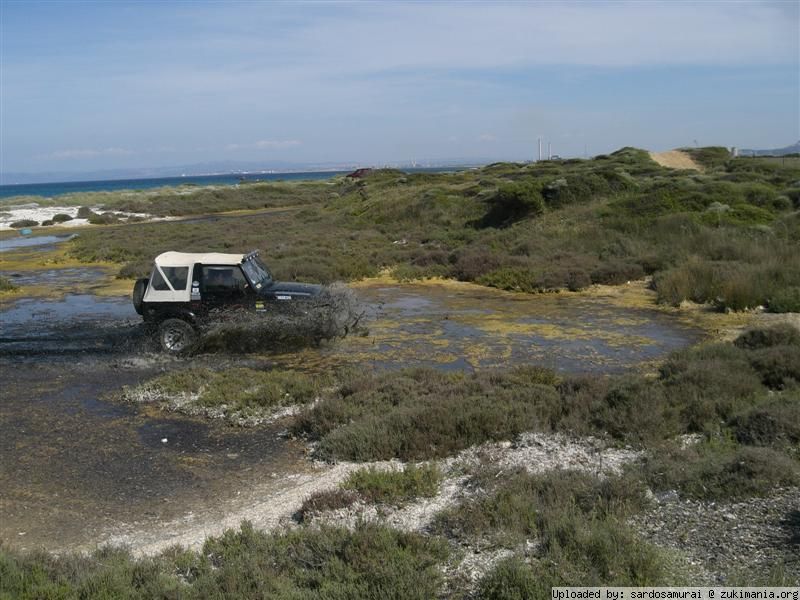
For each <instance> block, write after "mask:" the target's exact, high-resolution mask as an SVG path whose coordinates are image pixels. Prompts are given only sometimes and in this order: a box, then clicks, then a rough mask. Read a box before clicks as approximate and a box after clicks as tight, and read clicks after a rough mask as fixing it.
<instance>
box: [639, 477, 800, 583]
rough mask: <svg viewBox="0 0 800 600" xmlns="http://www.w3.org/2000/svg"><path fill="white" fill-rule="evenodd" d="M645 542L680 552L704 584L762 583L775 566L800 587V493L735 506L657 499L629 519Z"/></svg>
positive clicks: (673, 497) (783, 493)
mask: <svg viewBox="0 0 800 600" xmlns="http://www.w3.org/2000/svg"><path fill="white" fill-rule="evenodd" d="M631 522H632V524H633V525H634V527H635V528H636V529H637V530H638V531H639V532H640V533H641V534H642V535H643V536H644V537H645V538H646V539H647V540H649V541H651V542H653V543H654V544H656V545H658V546H662V547H667V548H673V549H676V550H680V551H681V552H682V553H684V554H685V555H686V556H687V557H688V559H689V561H690V563H691V564H693V565H696V566H698V567H701V568H702V569H703V570H705V571H706V573H707V575H708V578H709V579H708V581H707V582H706V583H708V584H709V585H719V584H726V583H729V581H728V580H726V577H728V578H729V577H730V576H731V575H733V576H734V577H736V576H737V575H738V577H739V578H741V579H742V581H743V582H742V583H740V585H743V584H744V582H753V580H754V578H755V579H757V580H761V581H763V580H764V579H765V578H766V577H768V576H769V574H770V571H771V570H772V569H773V568H774V567H776V565H780V564H783V570H784V573H785V575H786V576H788V577H789V578H790V579H793V580H794V582H795V583H797V584H800V488H791V489H785V490H777V491H776V492H774V493H773V494H771V495H770V496H768V497H766V498H748V499H747V500H744V501H740V502H716V503H715V502H700V501H696V500H681V499H679V498H678V496H677V494H676V493H674V492H670V493H666V494H660V495H659V501H658V506H657V507H655V508H654V509H653V510H651V511H649V512H647V513H644V514H641V515H637V516H636V517H635V518H634V519H632V521H631Z"/></svg>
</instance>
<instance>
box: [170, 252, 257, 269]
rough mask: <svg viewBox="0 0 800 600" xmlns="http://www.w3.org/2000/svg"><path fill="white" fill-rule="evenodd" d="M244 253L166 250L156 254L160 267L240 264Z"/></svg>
mask: <svg viewBox="0 0 800 600" xmlns="http://www.w3.org/2000/svg"><path fill="white" fill-rule="evenodd" d="M244 257H245V255H244V254H222V253H221V252H204V253H203V252H200V253H192V252H164V253H163V254H159V255H158V256H156V264H157V265H158V266H159V267H191V266H192V265H194V264H196V263H201V264H204V265H238V264H239V263H241V262H242V259H243V258H244Z"/></svg>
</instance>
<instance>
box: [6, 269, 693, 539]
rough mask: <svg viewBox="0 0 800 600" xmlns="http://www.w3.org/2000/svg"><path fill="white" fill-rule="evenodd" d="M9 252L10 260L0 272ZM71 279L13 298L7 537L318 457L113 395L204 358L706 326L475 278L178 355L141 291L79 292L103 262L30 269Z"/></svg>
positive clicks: (461, 359) (503, 349)
mask: <svg viewBox="0 0 800 600" xmlns="http://www.w3.org/2000/svg"><path fill="white" fill-rule="evenodd" d="M2 270H3V265H2V264H0V271H2ZM17 275H18V276H17V278H16V279H17V281H19V282H20V284H21V285H22V284H24V285H42V282H45V283H46V284H47V285H48V286H52V287H53V288H55V289H61V290H62V291H64V293H63V294H61V295H55V296H54V297H50V298H35V299H31V298H27V299H26V298H18V299H14V300H11V301H9V302H6V303H4V304H3V305H2V306H1V307H0V375H2V389H0V514H2V519H0V539H3V540H5V541H6V542H8V543H11V544H13V545H14V546H18V547H27V548H31V547H39V546H45V547H47V548H50V549H62V548H75V547H83V548H90V547H92V545H93V544H94V543H96V542H97V541H98V540H103V539H108V538H109V536H111V535H112V534H113V533H114V532H117V533H118V532H120V531H130V530H133V529H142V528H144V529H147V528H150V529H154V528H155V529H157V528H158V524H159V523H164V522H167V521H173V522H174V521H175V520H180V519H183V518H189V517H190V516H191V515H194V514H198V513H201V512H204V513H206V514H207V513H208V512H209V511H214V510H217V511H220V512H219V514H220V515H222V514H223V513H222V510H223V509H222V507H224V506H225V503H226V502H228V501H230V500H231V499H232V498H233V497H235V496H236V495H237V494H238V493H239V492H246V491H247V490H252V489H253V486H254V485H255V484H256V483H259V484H263V483H264V482H265V481H270V480H274V481H275V482H276V485H279V484H280V483H281V482H285V481H288V480H289V478H291V477H293V476H294V474H296V473H299V472H301V471H303V470H304V469H307V468H308V463H307V461H306V459H305V454H304V448H303V447H302V445H300V444H298V443H296V442H292V441H290V440H287V439H286V438H285V437H283V436H282V435H281V432H282V430H283V429H284V427H285V423H276V424H274V425H271V426H267V427H264V428H257V429H238V428H232V427H229V426H226V425H224V424H222V423H217V422H209V421H204V420H199V419H192V418H189V417H185V416H180V415H171V414H164V413H159V412H153V411H151V410H149V409H139V408H138V407H129V406H122V405H119V404H117V403H115V402H113V401H110V400H108V396H107V395H108V394H109V393H110V392H113V391H115V390H119V389H120V388H121V387H122V386H123V385H132V384H136V383H138V382H141V381H144V380H146V379H148V378H150V377H152V376H154V375H156V374H158V373H160V372H163V371H164V370H169V369H173V368H182V367H185V366H188V365H190V364H206V365H209V366H220V365H225V364H242V363H247V364H250V365H254V364H255V365H262V366H267V365H280V366H287V367H292V368H300V369H304V370H310V371H314V370H320V369H328V368H332V367H336V366H341V365H348V364H349V365H359V366H360V367H362V368H363V367H368V368H392V369H394V368H401V367H407V366H418V365H430V366H435V367H438V368H445V369H476V368H493V367H503V366H508V365H512V364H521V363H530V362H534V363H539V364H544V365H546V366H550V367H552V368H556V369H558V370H561V371H594V372H598V371H603V372H608V371H619V370H623V369H625V368H628V367H630V366H632V365H635V364H637V363H639V362H641V361H643V360H649V359H655V358H658V357H660V356H663V355H664V354H665V353H667V352H669V351H671V350H673V349H676V348H679V347H682V346H685V345H688V344H690V343H693V342H694V341H696V340H698V339H700V337H701V334H700V333H699V332H698V331H696V330H693V329H689V328H687V327H685V326H684V325H681V324H679V323H678V322H676V321H675V320H674V319H672V318H671V317H669V316H668V315H664V314H662V313H659V312H657V311H654V310H648V309H632V308H624V307H621V306H617V305H615V304H614V303H613V302H612V301H611V300H609V299H608V298H602V297H591V296H580V295H548V296H530V295H518V294H507V293H502V292H497V291H493V290H488V289H486V288H480V287H477V286H472V285H468V284H452V283H447V284H421V285H406V284H404V285H397V284H389V283H385V282H373V283H367V284H362V285H359V286H357V291H358V294H359V296H360V297H361V299H362V300H363V302H364V305H365V309H366V311H367V326H368V328H369V334H368V335H366V336H364V337H348V338H346V339H344V340H341V341H339V342H337V343H330V344H324V345H323V346H322V347H321V348H309V349H305V350H301V351H299V352H293V353H287V354H274V353H273V354H267V355H263V356H223V355H206V356H199V357H192V358H189V359H180V360H178V359H167V358H166V357H164V356H162V355H160V354H158V353H155V352H152V348H153V345H152V342H151V341H150V338H149V337H148V336H147V335H145V333H144V332H143V330H142V328H141V326H140V323H139V320H138V317H137V316H136V314H135V313H134V311H133V309H132V307H131V304H130V301H129V299H128V298H115V297H98V296H94V295H91V294H86V293H73V292H75V290H76V288H77V289H79V288H80V287H81V286H83V285H84V284H86V283H88V282H91V280H92V279H93V278H101V277H107V276H108V273H107V271H105V270H103V269H98V270H96V271H94V272H93V271H91V269H80V268H78V269H75V268H72V267H68V268H61V269H60V268H42V269H38V270H29V271H24V270H22V271H18V272H17Z"/></svg>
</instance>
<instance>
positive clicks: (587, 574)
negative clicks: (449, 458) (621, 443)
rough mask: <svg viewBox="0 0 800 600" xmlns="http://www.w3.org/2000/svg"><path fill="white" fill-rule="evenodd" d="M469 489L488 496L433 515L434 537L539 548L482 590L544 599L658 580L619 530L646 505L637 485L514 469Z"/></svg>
mask: <svg viewBox="0 0 800 600" xmlns="http://www.w3.org/2000/svg"><path fill="white" fill-rule="evenodd" d="M475 486H476V487H479V488H480V489H486V488H487V487H489V488H490V490H491V491H490V492H489V493H488V494H486V495H484V496H480V497H478V498H473V499H470V500H467V501H465V502H463V503H462V504H461V505H460V506H457V507H454V508H451V509H447V510H445V511H444V512H443V513H440V515H439V516H438V517H437V518H436V520H435V521H434V524H433V528H434V531H441V532H445V533H448V534H450V535H457V536H459V537H460V536H467V538H468V539H469V538H470V537H473V536H478V537H479V538H481V537H485V536H489V539H490V540H491V541H494V542H495V543H496V544H499V545H501V546H505V547H515V546H517V545H518V544H522V543H525V542H526V541H529V540H531V539H534V538H536V539H537V541H538V542H539V543H538V544H537V549H536V550H535V551H534V552H535V557H534V559H533V561H532V566H531V567H526V566H525V565H523V564H521V563H516V564H514V563H508V564H507V566H505V567H503V566H502V564H503V563H501V566H498V569H499V571H495V572H493V573H490V574H488V575H487V577H486V578H485V579H484V581H482V582H481V585H480V589H482V590H486V591H487V592H491V593H494V594H500V593H502V591H503V590H509V593H511V594H514V593H523V592H524V593H531V592H535V593H541V592H544V593H546V594H547V597H549V591H550V587H551V586H553V585H582V584H583V585H587V584H593V585H597V584H599V583H601V582H602V583H606V584H610V583H612V582H613V583H616V584H619V585H623V584H631V585H633V584H637V585H645V582H649V583H651V584H652V583H654V582H657V581H661V580H662V579H663V577H664V571H663V566H662V565H663V560H662V558H661V556H660V554H659V553H658V551H657V550H655V548H653V547H651V546H649V545H648V544H646V543H644V542H642V541H641V540H639V539H638V538H637V537H636V535H635V534H634V533H633V532H632V531H631V530H630V529H629V528H628V527H626V525H625V524H624V519H625V518H626V517H627V516H628V515H630V514H631V513H633V512H637V511H639V510H641V509H642V508H644V507H645V506H646V505H647V500H646V499H645V490H644V487H643V486H642V484H641V483H640V482H636V481H635V480H633V479H628V478H622V477H610V478H607V479H600V478H596V477H594V476H591V475H588V474H585V473H578V472H574V471H557V472H551V473H546V474H542V475H530V474H528V473H525V472H524V471H519V470H517V471H514V472H511V473H505V472H503V473H502V477H500V478H498V473H496V472H492V471H487V472H486V473H485V474H483V475H482V476H479V478H478V480H477V481H476V482H475ZM509 567H511V568H509ZM527 568H532V569H533V574H532V575H533V577H530V576H529V574H528V573H527V572H526V569H527ZM532 582H536V585H532Z"/></svg>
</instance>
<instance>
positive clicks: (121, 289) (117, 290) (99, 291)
mask: <svg viewBox="0 0 800 600" xmlns="http://www.w3.org/2000/svg"><path fill="white" fill-rule="evenodd" d="M134 283H136V281H135V280H133V279H116V278H115V277H111V278H109V280H108V281H106V282H103V283H101V284H100V285H99V286H98V285H93V286H92V289H91V291H92V293H93V294H95V295H96V296H106V297H108V296H130V295H131V294H132V293H133V285H134Z"/></svg>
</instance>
